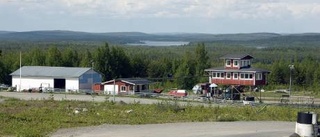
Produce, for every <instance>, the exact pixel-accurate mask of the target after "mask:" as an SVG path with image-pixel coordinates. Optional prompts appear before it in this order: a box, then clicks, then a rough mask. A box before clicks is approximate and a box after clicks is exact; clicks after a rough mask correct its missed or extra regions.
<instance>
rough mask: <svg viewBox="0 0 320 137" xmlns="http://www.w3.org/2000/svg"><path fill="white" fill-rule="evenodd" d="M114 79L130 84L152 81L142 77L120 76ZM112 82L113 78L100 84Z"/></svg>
mask: <svg viewBox="0 0 320 137" xmlns="http://www.w3.org/2000/svg"><path fill="white" fill-rule="evenodd" d="M116 81H122V82H124V83H128V84H131V85H147V84H151V83H153V82H152V81H150V80H147V79H143V78H120V79H117V80H116ZM113 82H114V80H109V81H106V82H103V83H102V84H108V83H112V84H113Z"/></svg>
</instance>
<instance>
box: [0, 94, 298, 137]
mask: <svg viewBox="0 0 320 137" xmlns="http://www.w3.org/2000/svg"><path fill="white" fill-rule="evenodd" d="M0 96H4V97H13V98H19V99H23V100H32V99H33V100H40V99H49V98H50V97H53V98H54V99H55V100H79V101H97V102H103V101H106V100H109V101H111V100H113V98H112V97H111V98H106V96H94V97H93V96H90V95H73V94H53V96H52V95H51V94H45V93H18V92H0ZM114 99H115V101H124V102H126V103H133V102H140V103H142V104H153V103H158V102H160V100H154V99H144V98H130V97H115V98H114ZM2 101H3V100H2ZM181 103H185V104H187V102H181ZM193 104H194V105H208V104H204V103H196V102H194V103H193ZM294 128H295V122H274V121H267V122H266V121H254V122H242V121H240V122H193V123H169V124H147V125H100V126H90V127H79V128H71V129H60V130H58V131H57V132H55V133H52V134H51V135H50V136H53V137H70V136H73V137H87V136H93V137H127V136H130V137H234V136H237V137H270V136H272V137H288V136H290V135H291V134H292V133H294Z"/></svg>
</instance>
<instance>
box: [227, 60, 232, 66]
mask: <svg viewBox="0 0 320 137" xmlns="http://www.w3.org/2000/svg"><path fill="white" fill-rule="evenodd" d="M228 62H229V65H228ZM226 66H227V67H231V60H230V59H226Z"/></svg>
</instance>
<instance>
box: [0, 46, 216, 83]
mask: <svg viewBox="0 0 320 137" xmlns="http://www.w3.org/2000/svg"><path fill="white" fill-rule="evenodd" d="M137 48H139V47H137ZM19 54H20V52H19V51H7V52H5V53H3V55H2V56H1V57H0V58H1V61H0V70H1V71H0V74H1V75H0V83H7V84H10V82H11V78H10V76H9V74H10V73H12V72H13V71H15V70H16V69H18V68H19V67H20V60H19V56H20V55H19ZM21 54H22V55H21V56H22V66H64V67H92V68H93V69H94V70H96V71H97V72H99V73H100V74H101V75H102V77H103V81H106V80H111V79H115V78H148V79H150V80H154V81H161V82H164V81H166V80H168V79H171V80H170V82H168V83H170V84H171V86H172V87H173V86H174V87H177V88H190V87H192V86H193V85H194V83H197V82H198V81H203V82H204V80H207V78H205V79H204V78H203V77H201V76H203V75H204V71H203V70H204V69H206V68H208V67H209V66H210V64H209V57H208V53H207V51H206V49H205V45H204V44H203V43H199V44H197V47H196V50H195V51H194V52H189V51H186V52H185V53H184V56H183V58H179V57H175V58H172V56H170V55H167V56H161V57H159V56H158V55H155V57H153V54H157V53H156V52H155V53H152V54H151V53H148V52H130V49H126V48H124V47H122V46H110V45H109V44H108V43H105V45H103V46H99V47H96V48H91V49H90V50H89V49H82V50H77V49H76V47H66V48H62V49H59V48H58V47H56V46H50V47H49V48H47V49H41V48H39V47H33V48H31V49H30V50H25V51H22V52H21Z"/></svg>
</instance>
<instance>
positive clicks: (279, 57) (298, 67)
mask: <svg viewBox="0 0 320 137" xmlns="http://www.w3.org/2000/svg"><path fill="white" fill-rule="evenodd" d="M305 39H306V38H301V39H300V40H299V39H295V40H290V39H289V38H286V39H276V40H265V39H260V40H247V41H228V40H225V41H221V40H218V41H203V42H198V41H194V42H191V43H190V44H188V45H182V46H128V45H123V44H119V43H109V42H101V41H91V42H88V41H63V42H43V41H17V42H16V41H4V40H2V41H0V83H5V84H9V85H10V84H11V78H10V73H12V72H13V71H15V70H16V69H18V68H19V64H20V61H19V56H20V53H21V56H22V65H23V66H65V67H92V68H94V69H95V70H96V71H98V72H100V73H101V74H102V76H103V80H110V79H115V78H147V79H149V80H152V81H155V82H160V83H161V86H164V87H176V88H184V89H191V88H192V87H193V86H194V85H195V84H196V83H200V82H208V76H207V74H205V72H204V69H206V68H210V67H219V66H223V60H220V59H219V58H220V57H221V56H223V55H225V54H232V53H235V54H249V55H251V56H253V57H254V59H253V64H252V65H253V67H257V68H264V69H267V70H270V71H271V73H270V74H269V75H268V79H267V80H268V85H267V86H265V87H264V88H265V89H268V90H273V89H278V88H288V85H289V77H290V68H289V65H294V69H293V70H292V80H293V87H294V88H293V90H296V91H312V92H314V93H315V94H317V93H318V90H319V89H320V85H319V84H320V69H318V68H319V66H320V63H319V60H320V54H319V53H320V42H318V40H317V39H315V38H313V40H308V39H307V40H305Z"/></svg>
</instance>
